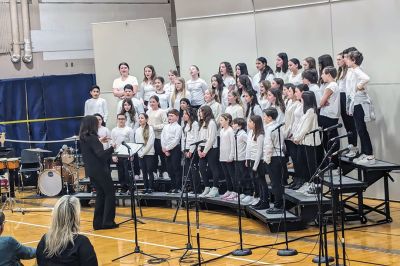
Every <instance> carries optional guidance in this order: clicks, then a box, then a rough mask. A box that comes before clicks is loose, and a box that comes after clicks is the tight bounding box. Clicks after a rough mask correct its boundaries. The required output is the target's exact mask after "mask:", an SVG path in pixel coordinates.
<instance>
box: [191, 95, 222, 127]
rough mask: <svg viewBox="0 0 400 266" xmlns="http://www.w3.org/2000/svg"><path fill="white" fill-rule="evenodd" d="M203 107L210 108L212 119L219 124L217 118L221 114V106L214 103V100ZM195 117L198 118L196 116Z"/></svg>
mask: <svg viewBox="0 0 400 266" xmlns="http://www.w3.org/2000/svg"><path fill="white" fill-rule="evenodd" d="M205 105H208V106H210V108H211V111H212V113H213V115H214V119H215V121H216V122H217V123H218V122H219V117H220V116H221V114H222V106H221V104H220V103H219V102H217V101H215V100H212V101H211V102H208V103H205V104H203V105H202V106H205ZM199 112H200V109H199ZM197 116H198V114H197Z"/></svg>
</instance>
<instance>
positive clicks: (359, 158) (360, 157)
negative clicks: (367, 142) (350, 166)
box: [353, 154, 367, 163]
mask: <svg viewBox="0 0 400 266" xmlns="http://www.w3.org/2000/svg"><path fill="white" fill-rule="evenodd" d="M366 157H367V155H365V154H361V155H360V156H359V157H357V158H355V159H354V160H353V163H358V161H361V160H363V159H364V158H366Z"/></svg>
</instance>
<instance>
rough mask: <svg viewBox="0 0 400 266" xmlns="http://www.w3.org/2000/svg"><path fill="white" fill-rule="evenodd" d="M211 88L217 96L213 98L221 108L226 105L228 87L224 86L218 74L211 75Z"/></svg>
mask: <svg viewBox="0 0 400 266" xmlns="http://www.w3.org/2000/svg"><path fill="white" fill-rule="evenodd" d="M211 89H213V90H214V91H215V94H216V96H217V97H215V100H216V101H217V102H219V103H220V104H221V105H222V107H223V109H225V108H226V106H227V105H228V88H227V87H226V86H225V83H224V81H223V79H222V76H221V75H220V74H215V75H212V77H211Z"/></svg>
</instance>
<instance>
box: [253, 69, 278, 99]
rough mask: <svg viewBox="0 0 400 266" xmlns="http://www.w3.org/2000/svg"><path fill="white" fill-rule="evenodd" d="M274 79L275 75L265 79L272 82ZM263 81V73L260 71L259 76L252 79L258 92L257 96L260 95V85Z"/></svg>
mask: <svg viewBox="0 0 400 266" xmlns="http://www.w3.org/2000/svg"><path fill="white" fill-rule="evenodd" d="M273 79H274V74H273V73H270V74H268V75H267V76H266V77H265V80H268V81H269V82H271V81H272V80H273ZM260 81H261V72H260V71H258V72H257V74H255V75H254V77H253V79H252V84H253V89H254V90H255V91H256V92H257V95H258V94H260V85H259V83H260Z"/></svg>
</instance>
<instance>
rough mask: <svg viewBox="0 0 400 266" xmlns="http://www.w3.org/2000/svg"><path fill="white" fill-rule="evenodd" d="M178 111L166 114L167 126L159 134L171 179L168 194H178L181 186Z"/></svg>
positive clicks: (180, 128) (180, 131) (180, 130)
mask: <svg viewBox="0 0 400 266" xmlns="http://www.w3.org/2000/svg"><path fill="white" fill-rule="evenodd" d="M178 119H179V111H178V110H176V109H172V110H170V111H169V112H168V123H169V124H168V125H165V126H164V128H163V130H162V132H161V147H162V151H163V152H164V154H165V157H166V161H167V171H168V175H169V177H170V178H171V190H170V191H168V194H175V193H179V189H180V185H181V183H182V182H181V181H182V180H181V176H182V173H181V171H182V169H181V145H180V141H181V135H182V127H181V126H180V125H179V124H178Z"/></svg>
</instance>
